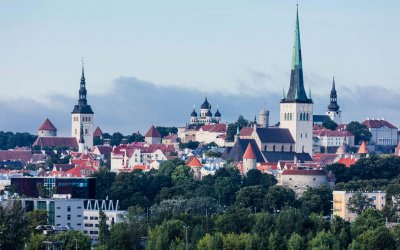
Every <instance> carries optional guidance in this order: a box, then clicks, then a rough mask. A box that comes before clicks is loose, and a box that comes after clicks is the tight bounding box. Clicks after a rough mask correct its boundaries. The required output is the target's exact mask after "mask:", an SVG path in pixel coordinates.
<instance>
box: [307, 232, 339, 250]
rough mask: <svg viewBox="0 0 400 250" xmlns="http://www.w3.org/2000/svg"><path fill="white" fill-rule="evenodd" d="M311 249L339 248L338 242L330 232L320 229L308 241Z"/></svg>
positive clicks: (327, 249)
mask: <svg viewBox="0 0 400 250" xmlns="http://www.w3.org/2000/svg"><path fill="white" fill-rule="evenodd" d="M310 249H311V250H331V249H337V250H339V249H340V242H339V241H338V240H337V239H336V237H335V236H334V235H333V234H332V233H331V232H330V231H328V232H326V231H321V232H319V233H318V234H317V235H316V236H315V237H314V238H313V239H312V240H311V241H310Z"/></svg>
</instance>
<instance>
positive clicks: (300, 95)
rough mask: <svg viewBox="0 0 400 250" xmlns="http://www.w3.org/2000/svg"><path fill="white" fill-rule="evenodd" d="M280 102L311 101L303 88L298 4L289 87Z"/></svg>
mask: <svg viewBox="0 0 400 250" xmlns="http://www.w3.org/2000/svg"><path fill="white" fill-rule="evenodd" d="M281 102H286V103H312V99H311V97H310V98H308V97H307V94H306V91H305V89H304V80H303V63H302V57H301V44H300V21H299V8H298V6H297V10H296V27H295V31H294V45H293V55H292V65H291V72H290V87H289V91H288V93H287V95H286V97H285V98H284V99H282V100H281Z"/></svg>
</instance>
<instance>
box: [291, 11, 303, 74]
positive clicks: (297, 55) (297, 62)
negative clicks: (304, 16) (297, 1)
mask: <svg viewBox="0 0 400 250" xmlns="http://www.w3.org/2000/svg"><path fill="white" fill-rule="evenodd" d="M296 66H298V68H299V69H302V68H303V64H302V61H301V44H300V22H299V6H298V5H297V10H296V28H295V31H294V45H293V55H292V70H294V69H295V67H296Z"/></svg>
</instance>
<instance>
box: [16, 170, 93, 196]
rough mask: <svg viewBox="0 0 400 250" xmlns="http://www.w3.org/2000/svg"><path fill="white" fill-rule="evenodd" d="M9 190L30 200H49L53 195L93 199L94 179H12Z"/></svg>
mask: <svg viewBox="0 0 400 250" xmlns="http://www.w3.org/2000/svg"><path fill="white" fill-rule="evenodd" d="M9 190H10V191H12V192H15V193H18V194H20V195H21V196H25V197H31V198H38V197H43V198H50V197H52V196H53V194H70V195H71V198H80V199H94V198H95V197H96V178H95V177H79V178H78V177H76V178H69V177H26V176H25V177H12V178H11V185H10V187H9Z"/></svg>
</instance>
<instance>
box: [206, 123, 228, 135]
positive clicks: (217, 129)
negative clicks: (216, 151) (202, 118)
mask: <svg viewBox="0 0 400 250" xmlns="http://www.w3.org/2000/svg"><path fill="white" fill-rule="evenodd" d="M200 129H201V130H203V131H208V132H210V133H226V124H224V123H217V124H210V125H204V126H201V128H200Z"/></svg>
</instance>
